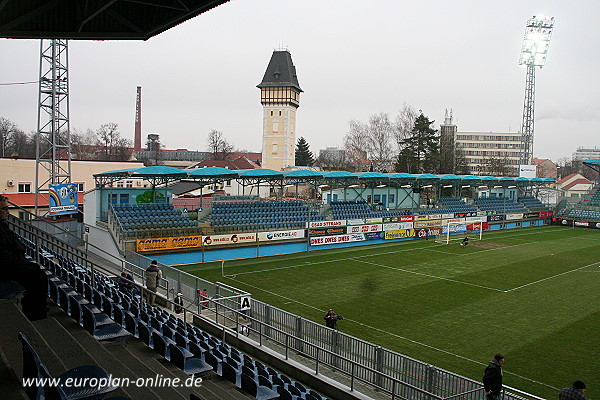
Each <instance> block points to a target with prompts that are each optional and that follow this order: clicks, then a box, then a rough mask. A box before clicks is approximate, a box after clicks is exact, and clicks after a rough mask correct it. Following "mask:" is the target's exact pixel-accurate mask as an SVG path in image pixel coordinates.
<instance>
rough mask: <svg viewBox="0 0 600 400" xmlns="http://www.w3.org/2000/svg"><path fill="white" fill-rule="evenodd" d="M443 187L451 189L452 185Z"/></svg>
mask: <svg viewBox="0 0 600 400" xmlns="http://www.w3.org/2000/svg"><path fill="white" fill-rule="evenodd" d="M442 187H445V188H449V187H452V185H444V186H442Z"/></svg>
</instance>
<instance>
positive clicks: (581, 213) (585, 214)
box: [563, 208, 600, 220]
mask: <svg viewBox="0 0 600 400" xmlns="http://www.w3.org/2000/svg"><path fill="white" fill-rule="evenodd" d="M563 217H565V218H568V217H571V218H581V219H586V220H587V219H597V220H600V210H598V211H593V210H581V209H578V208H575V209H573V210H570V211H567V212H566V213H565V214H564V215H563Z"/></svg>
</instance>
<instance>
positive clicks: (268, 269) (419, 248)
mask: <svg viewBox="0 0 600 400" xmlns="http://www.w3.org/2000/svg"><path fill="white" fill-rule="evenodd" d="M567 229H570V228H557V230H560V231H563V230H567ZM554 232H556V231H550V230H549V231H548V232H541V233H540V232H528V233H519V234H514V235H505V236H502V237H503V238H511V237H516V236H526V235H539V234H544V233H554ZM529 243H530V242H526V243H520V244H514V245H511V246H504V247H498V248H494V249H485V250H478V251H475V252H473V253H467V254H454V253H447V254H453V255H455V256H458V257H464V256H470V255H476V254H479V253H483V252H487V251H496V250H502V249H508V248H512V247H517V246H524V245H527V244H529ZM395 244H398V243H390V244H389V245H385V246H391V245H395ZM442 246H446V245H445V244H434V245H429V246H427V245H425V246H419V247H413V248H410V249H400V250H393V251H386V252H381V253H376V254H365V255H360V256H355V257H347V258H336V259H335V260H328V261H318V262H310V261H306V262H303V263H302V264H296V265H288V266H286V267H276V268H265V269H260V270H256V271H246V272H238V273H236V275H249V274H258V273H263V272H271V271H278V270H284V269H291V268H298V267H306V266H312V265H319V264H327V263H332V262H338V261H348V260H354V259H357V258H368V257H379V256H382V255H386V254H396V253H403V252H408V251H415V250H430V251H436V250H433V249H431V247H442ZM352 250H355V249H352ZM437 251H438V252H441V253H443V251H441V250H437Z"/></svg>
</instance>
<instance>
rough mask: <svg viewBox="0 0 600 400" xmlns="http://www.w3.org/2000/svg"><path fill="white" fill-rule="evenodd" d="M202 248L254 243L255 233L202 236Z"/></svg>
mask: <svg viewBox="0 0 600 400" xmlns="http://www.w3.org/2000/svg"><path fill="white" fill-rule="evenodd" d="M202 242H203V244H204V246H222V245H225V244H238V243H250V242H256V233H254V232H253V233H234V234H230V235H210V236H204V240H203V241H202Z"/></svg>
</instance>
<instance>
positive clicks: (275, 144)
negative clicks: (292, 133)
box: [272, 143, 277, 154]
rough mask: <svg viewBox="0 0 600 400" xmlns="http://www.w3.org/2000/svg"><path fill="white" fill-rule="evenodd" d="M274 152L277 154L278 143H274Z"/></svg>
mask: <svg viewBox="0 0 600 400" xmlns="http://www.w3.org/2000/svg"><path fill="white" fill-rule="evenodd" d="M272 153H273V154H277V143H273V151H272Z"/></svg>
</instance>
